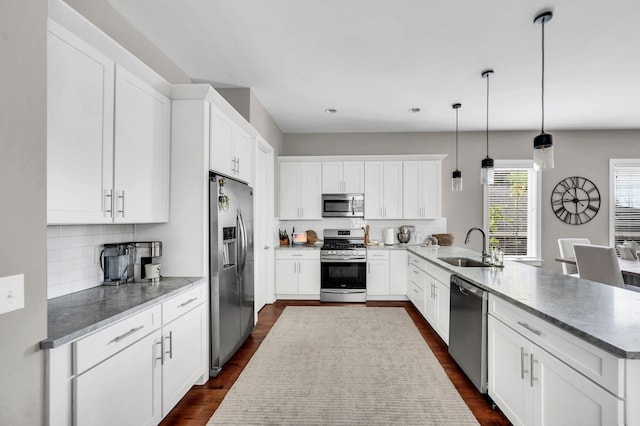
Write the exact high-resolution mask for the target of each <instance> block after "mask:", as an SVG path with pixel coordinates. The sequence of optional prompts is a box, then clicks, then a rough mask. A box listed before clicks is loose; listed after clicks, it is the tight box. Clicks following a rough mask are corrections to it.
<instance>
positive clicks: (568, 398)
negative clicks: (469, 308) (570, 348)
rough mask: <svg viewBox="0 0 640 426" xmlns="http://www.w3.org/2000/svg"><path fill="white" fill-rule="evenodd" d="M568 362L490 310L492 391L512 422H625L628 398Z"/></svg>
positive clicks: (490, 383)
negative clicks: (600, 383) (588, 376)
mask: <svg viewBox="0 0 640 426" xmlns="http://www.w3.org/2000/svg"><path fill="white" fill-rule="evenodd" d="M520 322H521V323H523V324H526V325H527V326H529V327H531V326H530V323H524V322H522V321H520ZM536 335H537V336H544V333H541V334H539V335H538V334H536ZM585 345H586V343H585ZM565 362H566V359H565V360H564V362H563V361H560V359H558V358H556V357H555V356H553V355H551V354H550V353H549V352H547V351H546V350H545V349H543V348H542V347H540V346H538V345H537V344H535V343H533V342H532V341H530V340H529V339H527V338H526V337H524V336H523V335H521V334H520V333H518V332H516V331H515V330H514V329H512V328H511V327H509V326H507V325H506V324H505V323H503V322H502V321H500V320H499V319H497V318H496V317H494V316H493V315H489V319H488V372H489V378H488V380H489V396H491V398H492V399H493V400H494V402H495V403H496V404H497V405H498V407H500V409H501V410H502V412H503V413H504V414H505V415H506V416H507V418H508V419H509V420H510V421H511V422H512V423H513V424H514V425H623V424H624V401H623V400H622V399H620V398H618V397H616V396H615V395H613V394H611V393H610V392H608V391H606V390H605V389H604V388H602V387H601V386H599V385H597V384H596V383H594V382H592V381H591V380H589V379H588V378H587V377H585V376H583V375H582V374H580V373H579V372H577V371H576V370H575V369H574V368H572V366H571V365H568V364H566V363H565Z"/></svg>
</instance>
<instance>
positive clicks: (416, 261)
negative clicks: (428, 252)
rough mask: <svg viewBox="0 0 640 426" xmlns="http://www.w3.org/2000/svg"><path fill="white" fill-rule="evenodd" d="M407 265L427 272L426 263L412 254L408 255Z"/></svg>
mask: <svg viewBox="0 0 640 426" xmlns="http://www.w3.org/2000/svg"><path fill="white" fill-rule="evenodd" d="M409 265H414V266H415V267H416V268H419V269H421V270H423V271H426V270H427V261H426V260H424V259H423V258H421V257H418V256H416V255H413V254H409Z"/></svg>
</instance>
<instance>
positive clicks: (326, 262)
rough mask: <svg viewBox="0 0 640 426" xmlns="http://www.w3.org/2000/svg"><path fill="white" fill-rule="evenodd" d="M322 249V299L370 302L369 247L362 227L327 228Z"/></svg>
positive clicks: (326, 300)
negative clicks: (366, 244) (368, 287)
mask: <svg viewBox="0 0 640 426" xmlns="http://www.w3.org/2000/svg"><path fill="white" fill-rule="evenodd" d="M323 236H324V245H323V246H322V249H321V250H320V300H321V301H323V302H366V301H367V249H366V247H365V245H364V231H363V230H362V229H345V230H342V229H326V230H325V231H324V235H323Z"/></svg>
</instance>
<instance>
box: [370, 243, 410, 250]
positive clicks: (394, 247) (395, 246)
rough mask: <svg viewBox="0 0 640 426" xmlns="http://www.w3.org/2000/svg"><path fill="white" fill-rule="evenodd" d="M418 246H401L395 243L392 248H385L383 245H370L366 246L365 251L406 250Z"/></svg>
mask: <svg viewBox="0 0 640 426" xmlns="http://www.w3.org/2000/svg"><path fill="white" fill-rule="evenodd" d="M419 246H420V244H402V243H396V244H394V245H392V246H385V245H384V244H377V245H370V244H367V250H407V249H410V248H413V247H419Z"/></svg>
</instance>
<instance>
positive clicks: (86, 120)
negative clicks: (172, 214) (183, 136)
mask: <svg viewBox="0 0 640 426" xmlns="http://www.w3.org/2000/svg"><path fill="white" fill-rule="evenodd" d="M47 87H48V93H47V102H48V103H47V113H48V120H47V122H48V124H47V222H48V223H50V224H79V223H83V224H88V223H151V222H166V221H167V220H168V208H169V149H170V148H169V137H170V135H169V126H170V124H169V122H170V100H169V99H168V98H167V97H166V96H164V95H163V94H161V93H160V92H158V91H157V90H155V89H154V88H153V87H151V86H150V85H148V84H147V83H145V82H143V81H142V80H141V79H140V78H138V77H136V76H134V75H133V74H131V73H129V72H128V71H126V70H125V69H124V68H123V67H122V66H120V65H117V64H116V62H115V61H113V60H111V59H109V58H108V57H106V56H105V55H103V54H101V53H100V52H99V51H98V50H96V49H94V48H93V47H91V46H90V45H89V44H87V43H85V42H84V41H83V40H82V39H81V38H79V37H77V36H75V35H74V34H72V33H70V32H69V31H67V30H65V29H64V28H63V27H61V26H60V25H58V24H57V23H55V22H54V21H51V20H49V21H48V56H47Z"/></svg>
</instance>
